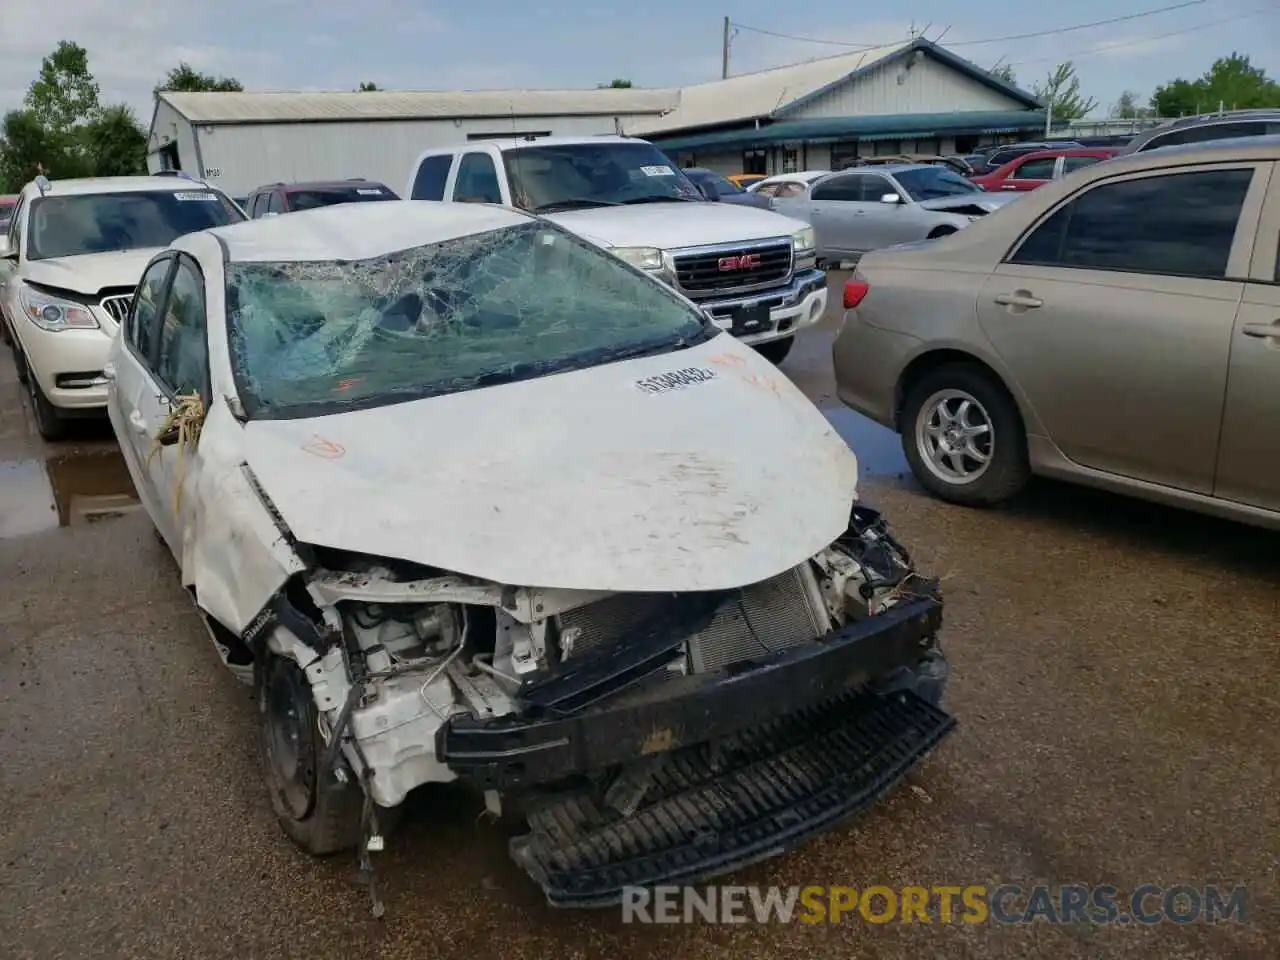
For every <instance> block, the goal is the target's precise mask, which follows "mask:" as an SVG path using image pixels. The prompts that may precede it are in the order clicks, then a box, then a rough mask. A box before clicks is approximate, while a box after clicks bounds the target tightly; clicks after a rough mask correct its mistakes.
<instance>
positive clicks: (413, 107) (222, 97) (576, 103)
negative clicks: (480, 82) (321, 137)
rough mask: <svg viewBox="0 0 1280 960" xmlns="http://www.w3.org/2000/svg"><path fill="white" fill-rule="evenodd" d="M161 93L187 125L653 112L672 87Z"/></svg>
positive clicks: (666, 102)
mask: <svg viewBox="0 0 1280 960" xmlns="http://www.w3.org/2000/svg"><path fill="white" fill-rule="evenodd" d="M160 99H161V100H162V101H164V102H165V103H167V104H169V106H171V107H172V108H173V109H174V110H176V111H177V112H178V113H179V114H181V115H182V116H183V117H185V118H186V119H187V120H189V121H190V122H191V123H272V122H276V123H287V122H296V123H305V122H314V121H326V120H327V121H340V120H418V119H431V118H448V119H452V118H454V117H512V116H517V117H534V116H591V115H605V116H618V115H628V114H658V113H661V112H662V111H663V110H666V109H668V108H669V107H671V106H672V104H674V103H675V100H676V91H675V90H649V89H645V90H634V89H632V90H626V89H615V88H609V87H606V88H603V89H600V90H457V91H435V90H419V91H403V92H401V91H389V90H370V91H368V92H366V93H352V92H349V91H348V92H328V93H294V92H288V91H272V92H266V93H176V92H173V91H166V92H164V93H161V94H160Z"/></svg>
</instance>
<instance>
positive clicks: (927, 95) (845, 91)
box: [786, 57, 1025, 120]
mask: <svg viewBox="0 0 1280 960" xmlns="http://www.w3.org/2000/svg"><path fill="white" fill-rule="evenodd" d="M899 76H902V82H901V83H899V82H898V78H899ZM1024 108H1025V104H1022V103H1019V102H1018V101H1016V100H1013V99H1011V98H1009V97H1006V96H1005V95H1004V94H1002V93H998V92H997V91H995V90H992V89H991V88H989V87H985V86H983V85H982V84H981V83H979V82H978V81H976V80H974V79H972V78H970V77H966V76H965V75H964V74H961V73H958V72H957V71H955V70H952V69H951V68H950V67H947V66H944V65H942V64H940V63H937V62H936V61H933V60H930V59H929V58H928V57H925V58H923V59H922V60H920V61H919V62H917V63H915V64H914V65H913V66H911V67H910V68H909V69H908V67H907V63H906V62H904V61H896V62H894V63H888V64H885V65H884V66H882V67H877V68H876V69H874V70H871V71H869V72H868V73H867V74H866V76H862V77H859V78H858V79H857V80H855V81H853V82H852V83H846V84H842V85H841V86H840V87H838V88H836V89H835V90H832V91H831V92H830V93H826V94H823V95H822V96H821V97H817V98H815V99H814V100H812V101H811V102H810V103H807V104H805V105H804V106H803V107H801V108H799V109H797V110H796V111H795V112H791V113H788V114H787V116H786V119H788V120H807V119H810V118H817V117H856V116H860V115H882V114H895V113H944V112H947V111H951V110H1021V109H1024Z"/></svg>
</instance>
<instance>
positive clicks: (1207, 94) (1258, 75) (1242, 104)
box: [1151, 52, 1280, 117]
mask: <svg viewBox="0 0 1280 960" xmlns="http://www.w3.org/2000/svg"><path fill="white" fill-rule="evenodd" d="M1219 104H1221V105H1222V107H1223V108H1224V109H1227V110H1233V109H1239V110H1247V109H1250V108H1254V107H1280V84H1278V83H1276V81H1275V80H1272V79H1271V78H1269V77H1268V76H1267V74H1266V71H1265V70H1263V69H1262V68H1261V67H1255V66H1254V65H1253V64H1252V63H1250V62H1249V58H1248V57H1247V56H1244V55H1242V54H1239V53H1234V52H1233V53H1232V54H1231V55H1230V56H1228V57H1219V58H1218V59H1217V60H1215V61H1214V62H1213V66H1211V67H1210V68H1209V69H1208V70H1206V71H1205V73H1204V74H1203V75H1202V76H1201V77H1200V78H1199V79H1196V80H1183V79H1181V78H1179V79H1177V80H1172V81H1170V82H1169V83H1167V84H1165V85H1164V86H1161V87H1156V90H1155V93H1153V94H1152V95H1151V108H1152V109H1153V110H1154V111H1155V112H1156V114H1157V115H1158V116H1161V117H1181V116H1187V115H1192V114H1197V113H1208V112H1210V111H1213V110H1217V109H1218V106H1219Z"/></svg>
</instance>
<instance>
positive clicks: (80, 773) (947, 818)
mask: <svg viewBox="0 0 1280 960" xmlns="http://www.w3.org/2000/svg"><path fill="white" fill-rule="evenodd" d="M830 337H831V329H830V325H824V326H823V327H821V328H819V329H817V330H815V331H812V332H810V333H808V334H807V335H806V336H805V337H804V339H803V340H802V342H801V343H800V344H798V346H797V349H796V350H795V351H794V353H793V355H792V357H791V358H790V359H788V361H787V362H786V363H785V364H784V365H783V369H784V370H785V371H787V372H788V373H789V374H791V375H792V376H793V377H794V378H795V379H796V380H797V382H799V383H800V384H801V385H802V387H803V388H804V389H805V390H806V392H808V393H809V395H810V396H812V397H813V398H814V399H815V400H816V401H818V402H819V403H821V404H825V405H830V404H832V403H833V401H832V399H831V397H832V393H833V391H832V385H831V374H830V360H829V349H828V348H829V342H830ZM0 365H2V366H0V736H2V737H3V740H2V741H0V742H2V743H3V747H2V748H0V758H3V762H2V763H0V797H2V798H3V799H2V800H0V811H3V815H2V816H0V956H3V957H5V958H14V960H17V958H33V960H36V958H38V960H53V958H61V957H66V958H77V960H80V958H92V957H129V958H152V957H156V958H170V957H172V958H182V960H190V958H203V957H210V958H215V957H228V958H230V957H259V956H262V957H266V956H284V957H307V958H314V960H321V958H329V957H332V958H343V960H351V958H364V957H370V958H372V957H377V958H395V957H415V958H417V957H433V958H439V960H450V958H455V957H456V958H468V960H471V958H475V957H512V958H517V957H519V958H523V957H556V958H565V960H567V958H577V957H584V958H585V957H593V958H594V957H607V958H630V957H663V958H664V960H695V958H698V960H700V958H715V960H722V958H724V957H726V956H734V957H740V958H750V957H760V958H766V957H767V958H781V957H796V958H802V957H884V958H890V957H895V958H896V957H904V958H905V957H911V958H916V957H927V958H935V957H936V958H944V957H945V958H968V957H975V958H977V957H982V958H988V957H996V958H1003V957H1009V958H1024V957H1045V958H1052V960H1067V958H1077V957H1079V958H1094V957H1103V956H1105V957H1150V958H1159V960H1177V958H1191V957H1206V958H1208V957H1213V958H1226V957H1258V958H1263V957H1276V956H1278V955H1280V910H1278V909H1277V905H1276V904H1277V901H1276V893H1277V891H1276V876H1277V874H1278V873H1280V870H1278V869H1277V868H1278V863H1277V859H1278V857H1280V789H1278V784H1277V776H1278V772H1280V738H1277V736H1276V726H1275V720H1276V712H1277V710H1278V709H1280V703H1278V700H1280V696H1278V694H1277V683H1276V677H1277V674H1278V673H1280V670H1278V669H1277V668H1278V667H1280V663H1278V661H1280V655H1278V654H1277V650H1278V649H1280V644H1277V639H1278V632H1277V628H1276V623H1277V621H1278V620H1280V538H1277V536H1276V535H1274V534H1269V533H1264V532H1261V531H1254V530H1250V529H1248V528H1244V527H1240V526H1236V525H1233V524H1229V523H1224V522H1218V521H1213V520H1207V519H1202V518H1198V517H1194V516H1191V515H1188V514H1184V513H1179V512H1176V511H1172V510H1167V509H1163V508H1159V507H1154V506H1147V505H1144V504H1139V503H1136V502H1133V501H1129V500H1125V499H1121V498H1117V497H1113V496H1110V495H1105V494H1100V493H1093V492H1089V491H1082V490H1078V489H1074V488H1070V487H1065V486H1060V485H1056V484H1050V483H1037V484H1035V485H1034V486H1033V488H1032V489H1031V490H1030V491H1029V492H1028V493H1027V494H1026V495H1025V496H1023V497H1022V498H1020V499H1019V500H1018V501H1017V502H1016V503H1015V504H1013V505H1012V506H1011V507H1009V508H1007V509H1002V510H999V511H990V512H978V511H969V510H963V509H959V508H955V507H949V506H946V505H944V504H941V503H938V502H935V501H933V500H930V499H928V498H927V497H925V496H923V495H922V494H920V493H919V492H918V491H917V490H916V489H915V488H914V487H913V485H912V484H911V483H910V481H908V480H903V479H901V478H900V477H898V476H897V474H899V473H900V472H901V471H903V470H904V469H905V468H904V467H903V465H902V462H901V457H900V454H897V455H896V458H895V450H896V447H895V442H896V441H894V439H893V438H892V437H891V436H888V435H886V434H885V433H884V432H883V431H880V430H879V429H878V428H875V427H873V426H872V425H870V424H868V423H866V422H865V421H861V420H860V419H859V418H856V417H854V416H852V415H850V414H848V413H847V412H844V411H839V412H835V413H833V414H832V417H833V420H834V421H835V422H836V423H837V425H838V426H839V427H840V429H841V431H842V433H843V434H844V435H846V436H848V437H851V438H852V439H853V442H854V443H855V446H857V448H858V449H859V450H860V451H863V450H864V449H865V451H867V452H866V453H865V455H864V457H863V460H864V468H865V469H866V472H867V475H868V479H867V483H866V484H865V486H864V496H865V498H866V499H867V500H868V501H870V502H872V503H873V504H874V505H876V506H878V507H880V508H881V509H882V510H884V511H885V512H886V513H887V514H888V516H889V517H890V519H891V520H892V522H893V524H894V526H895V528H896V530H897V532H898V533H899V535H900V537H901V538H902V539H903V540H904V541H905V542H906V543H907V544H908V545H909V546H910V547H911V548H912V549H913V552H914V553H915V554H916V556H917V559H918V562H919V564H920V566H921V567H922V568H923V569H924V570H926V571H930V572H933V573H935V574H938V575H941V576H943V577H944V578H945V589H946V592H947V598H948V606H947V626H946V635H945V636H946V640H945V642H946V646H947V649H948V652H949V654H950V656H951V658H952V665H953V670H954V674H953V680H952V685H951V687H950V691H949V700H948V705H949V708H950V709H951V710H952V711H953V712H954V713H955V714H956V716H957V717H958V718H959V721H960V728H959V729H958V731H957V732H956V733H955V734H954V735H953V736H952V737H951V738H950V739H949V740H948V741H946V742H945V743H944V744H943V746H942V747H941V748H940V749H939V750H938V751H937V753H936V754H935V755H934V756H933V757H932V758H931V759H929V760H928V761H926V762H925V763H924V764H923V765H922V766H921V767H920V768H919V769H918V770H917V771H916V772H915V773H914V774H913V776H912V778H911V780H910V782H909V784H908V785H907V786H905V787H904V788H903V789H900V790H898V791H897V792H896V793H894V794H893V795H892V796H891V797H890V798H889V799H888V800H887V801H885V802H884V803H882V804H881V805H879V806H878V807H876V808H875V809H874V810H873V811H872V812H871V813H869V814H868V815H867V816H865V817H863V818H862V819H860V820H859V821H857V822H856V823H854V824H853V825H852V826H849V827H846V828H843V829H841V830H839V831H837V832H835V833H833V834H829V835H827V836H824V837H822V838H820V839H818V840H816V841H814V842H812V843H810V844H808V845H807V846H805V847H803V848H802V849H801V850H800V851H798V852H796V853H794V854H792V855H790V856H787V857H784V858H781V859H776V860H772V861H768V862H766V863H763V864H759V865H757V866H754V867H751V868H749V869H746V870H743V871H741V872H740V873H739V874H737V875H735V876H734V877H731V878H726V882H736V883H758V884H784V885H790V884H841V885H850V886H855V887H859V888H862V887H866V886H868V885H871V884H884V885H888V886H890V887H900V886H903V885H923V886H936V885H942V884H952V885H966V884H985V885H987V886H988V887H990V888H994V887H995V886H998V885H1000V884H1002V883H1014V884H1022V885H1024V886H1026V887H1030V886H1031V885H1033V884H1036V883H1049V884H1068V883H1083V884H1090V885H1096V884H1102V883H1111V884H1115V885H1116V886H1118V887H1120V888H1121V889H1122V890H1132V889H1133V888H1136V887H1137V886H1139V885H1141V884H1144V883H1153V884H1158V885H1161V886H1164V887H1168V886H1171V885H1173V884H1176V883H1187V884H1191V885H1193V886H1203V885H1206V884H1211V883H1218V884H1224V885H1227V886H1234V885H1237V884H1243V885H1247V886H1249V887H1250V892H1251V900H1250V910H1249V916H1248V922H1247V923H1245V924H1219V925H1208V924H1204V923H1193V924H1189V925H1177V924H1172V923H1165V924H1160V925H1157V926H1153V927H1146V926H1140V925H1137V924H1130V925H1128V926H1122V925H1114V926H1107V927H1099V926H1089V925H1085V924H1072V925H1065V926H1050V925H1048V924H1045V923H1043V922H1037V923H1035V924H1033V925H1029V926H1015V927H1010V926H1001V925H998V924H995V923H991V922H988V923H984V924H979V925H966V924H953V925H943V924H938V923H934V924H932V925H924V924H919V923H914V924H903V923H901V922H897V921H894V922H891V923H888V924H883V925H873V924H869V923H867V922H865V921H864V920H862V919H861V918H858V917H857V916H856V915H854V916H853V917H850V918H846V919H845V920H844V922H842V923H840V924H838V925H822V926H812V927H811V926H805V925H802V924H798V923H793V924H787V925H784V924H778V923H774V924H769V925H759V924H756V923H746V924H740V925H720V926H713V925H709V924H706V923H701V922H698V923H694V924H689V925H683V924H682V925H664V926H638V925H624V924H623V923H622V922H621V920H620V915H619V913H618V912H617V911H603V912H593V913H567V912H560V911H556V910H553V909H551V908H548V907H547V906H545V904H544V903H543V902H542V900H541V897H540V894H539V893H538V892H537V891H536V889H535V888H534V886H533V885H532V884H531V883H530V882H528V881H527V880H526V879H525V878H524V877H523V875H522V874H521V873H520V872H519V871H518V870H517V869H516V868H515V867H514V866H513V865H511V864H510V863H509V862H508V860H507V857H506V852H505V836H506V835H505V834H504V832H503V830H502V829H501V828H499V827H496V826H493V825H491V824H488V823H486V822H484V821H481V820H478V818H477V814H478V812H479V810H478V807H477V805H476V803H475V801H474V799H473V798H472V797H471V796H469V795H467V794H466V793H463V792H462V791H459V790H455V789H443V790H438V791H434V792H430V791H428V792H424V793H423V795H422V796H420V797H416V798H415V799H414V801H413V802H412V807H411V810H410V814H409V817H408V820H407V823H406V824H405V826H404V828H403V830H402V832H401V833H400V834H399V835H398V836H397V837H396V838H395V840H394V842H393V843H391V844H389V847H390V849H389V852H388V853H386V854H385V855H382V856H381V857H380V858H379V876H380V879H381V883H382V890H383V893H384V896H385V900H386V904H387V909H388V914H387V916H386V918H385V919H383V920H381V921H377V920H374V919H373V918H372V917H371V916H370V913H369V907H368V900H367V898H366V895H365V892H364V890H363V888H361V887H359V886H357V885H355V883H354V882H353V881H354V869H353V864H352V863H351V862H350V861H349V860H348V859H346V858H340V859H338V860H333V861H315V860H311V859H308V858H307V857H305V856H303V855H301V854H299V853H297V852H296V851H295V850H294V849H293V848H292V847H291V846H290V845H289V843H288V842H287V841H286V840H285V838H284V836H283V835H282V834H281V832H280V831H279V830H278V828H277V827H276V825H275V823H274V822H273V820H272V818H271V815H270V813H269V809H268V806H267V801H266V797H265V795H264V790H263V787H262V783H261V780H260V777H259V772H258V763H259V761H258V755H257V749H256V741H255V735H254V718H253V713H252V709H251V707H252V704H251V702H250V698H249V694H248V690H247V688H245V687H243V686H241V685H239V684H237V683H236V682H235V681H234V680H232V679H231V677H230V676H229V675H227V674H225V673H224V672H223V671H222V670H221V669H220V668H219V666H218V661H217V659H216V655H215V653H214V652H213V650H212V648H211V647H210V645H209V644H208V642H207V639H206V635H205V634H204V632H203V630H202V628H201V627H200V626H199V624H198V622H197V620H196V617H195V615H194V614H193V612H192V610H191V608H190V606H189V603H188V600H187V597H186V595H185V593H184V591H183V590H182V589H181V587H180V586H179V584H178V581H177V574H176V569H175V567H174V565H173V563H172V561H171V560H170V559H169V557H168V555H167V554H165V553H164V552H163V550H162V548H161V547H160V546H159V545H158V544H157V542H156V541H155V539H154V538H153V536H152V533H151V529H150V526H149V523H148V520H147V518H146V517H145V516H144V515H143V514H142V513H140V512H137V511H134V512H130V513H126V514H125V515H123V516H114V517H110V516H108V517H105V518H99V519H97V520H96V522H94V517H95V514H94V512H93V511H94V509H101V510H106V511H108V513H109V512H110V511H112V510H114V509H117V508H118V507H119V504H120V502H121V498H122V491H121V490H120V489H119V485H120V484H119V479H118V475H117V474H115V473H113V471H114V470H115V469H116V466H113V461H112V458H111V457H110V455H109V453H106V454H104V453H103V452H102V451H104V450H105V451H109V449H110V444H109V443H107V442H104V441H105V440H106V439H108V438H109V434H108V433H106V432H105V431H103V430H101V429H98V430H94V429H92V428H87V429H85V430H81V431H78V432H77V436H78V438H79V439H78V440H77V441H74V442H71V443H68V444H60V445H58V447H57V448H56V450H55V449H54V448H50V447H46V446H44V445H42V444H40V443H39V442H38V441H35V440H32V439H31V437H30V431H29V427H28V421H29V418H28V417H27V416H26V414H25V413H24V411H23V409H22V406H21V403H20V401H19V389H18V387H17V384H16V383H15V382H14V378H13V372H12V369H11V365H9V361H8V357H7V353H6V352H0ZM54 453H57V454H58V456H59V457H60V459H59V460H55V461H53V462H51V463H48V464H45V461H46V458H48V457H49V456H51V455H52V454H54ZM42 464H44V466H43V470H42V469H40V468H41V465H42ZM46 476H47V477H48V479H47V480H46V479H45V477H46ZM123 493H127V490H125V491H123Z"/></svg>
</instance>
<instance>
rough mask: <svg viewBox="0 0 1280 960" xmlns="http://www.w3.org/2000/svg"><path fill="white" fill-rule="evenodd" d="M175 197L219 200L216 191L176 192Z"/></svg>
mask: <svg viewBox="0 0 1280 960" xmlns="http://www.w3.org/2000/svg"><path fill="white" fill-rule="evenodd" d="M173 197H174V199H175V200H206V201H210V202H213V203H217V202H218V195H217V194H216V193H175V194H174V195H173Z"/></svg>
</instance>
